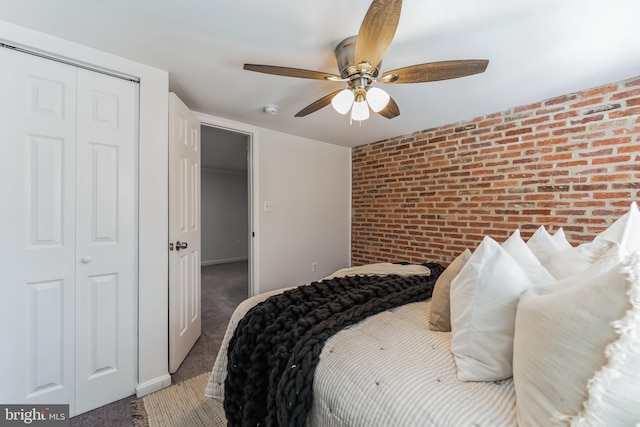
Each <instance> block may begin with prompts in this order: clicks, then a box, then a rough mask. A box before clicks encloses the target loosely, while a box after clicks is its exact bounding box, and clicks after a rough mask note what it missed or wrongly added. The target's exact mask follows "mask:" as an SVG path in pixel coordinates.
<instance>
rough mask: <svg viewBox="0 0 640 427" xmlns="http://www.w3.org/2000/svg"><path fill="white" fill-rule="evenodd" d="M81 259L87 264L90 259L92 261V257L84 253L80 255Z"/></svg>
mask: <svg viewBox="0 0 640 427" xmlns="http://www.w3.org/2000/svg"><path fill="white" fill-rule="evenodd" d="M81 261H82V262H83V263H84V264H89V263H90V262H91V261H93V258H91V257H90V256H89V255H85V256H83V257H82V259H81Z"/></svg>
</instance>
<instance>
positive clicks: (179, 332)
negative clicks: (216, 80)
mask: <svg viewBox="0 0 640 427" xmlns="http://www.w3.org/2000/svg"><path fill="white" fill-rule="evenodd" d="M169 239H170V244H169V371H170V372H171V373H173V372H176V371H177V370H178V367H180V364H181V363H182V361H183V360H184V358H185V357H186V356H187V354H189V350H191V348H192V347H193V345H194V344H195V343H196V341H197V340H198V337H199V336H200V333H201V307H200V306H201V301H200V299H201V297H200V256H201V252H200V121H199V120H198V118H197V117H196V116H195V115H194V114H193V113H192V112H191V111H190V110H189V109H188V108H187V106H186V105H184V103H183V102H182V101H181V100H180V98H178V97H177V96H176V95H175V94H174V93H170V94H169Z"/></svg>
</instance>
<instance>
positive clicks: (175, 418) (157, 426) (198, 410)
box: [136, 372, 227, 427]
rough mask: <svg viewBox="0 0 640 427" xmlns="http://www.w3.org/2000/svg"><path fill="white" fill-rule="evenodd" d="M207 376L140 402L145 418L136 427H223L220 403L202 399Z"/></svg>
mask: <svg viewBox="0 0 640 427" xmlns="http://www.w3.org/2000/svg"><path fill="white" fill-rule="evenodd" d="M208 380H209V373H208V372H206V373H204V374H201V375H198V376H197V377H194V378H191V379H188V380H186V381H183V382H181V383H178V384H176V385H172V386H170V387H167V388H165V389H163V390H160V391H158V392H155V393H152V394H149V395H147V396H145V397H143V398H142V402H143V404H144V412H146V416H140V417H139V419H138V420H136V425H137V426H149V427H199V426H208V427H218V426H219V427H225V426H226V425H227V420H226V418H225V416H224V409H223V407H222V403H221V402H220V401H218V400H216V399H211V398H208V397H206V396H205V395H204V389H205V388H206V386H207V381H208Z"/></svg>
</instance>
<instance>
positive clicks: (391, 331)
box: [205, 290, 517, 427]
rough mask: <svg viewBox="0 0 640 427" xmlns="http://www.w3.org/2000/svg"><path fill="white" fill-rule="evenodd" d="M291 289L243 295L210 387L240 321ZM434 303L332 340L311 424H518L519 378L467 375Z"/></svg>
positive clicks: (220, 392) (216, 394) (222, 369)
mask: <svg viewBox="0 0 640 427" xmlns="http://www.w3.org/2000/svg"><path fill="white" fill-rule="evenodd" d="M283 291H284V290H278V291H273V292H270V293H266V294H262V295H258V296H255V297H252V298H250V299H248V300H246V301H244V302H243V303H242V304H241V305H240V306H239V307H238V309H237V310H236V312H235V313H234V315H233V317H232V319H231V321H230V323H229V327H228V328H227V334H226V336H225V338H224V340H223V343H222V348H221V349H220V352H219V353H218V357H217V359H216V362H215V364H214V367H213V370H212V373H211V378H210V379H209V383H208V385H207V388H206V391H205V394H206V395H207V396H209V397H213V398H217V399H220V400H222V399H223V398H224V379H225V377H226V371H227V365H226V349H227V345H228V342H229V339H230V338H231V335H232V334H233V330H234V329H235V326H236V325H237V323H238V321H239V320H240V319H241V318H242V316H244V314H245V313H246V312H247V311H248V310H249V309H250V308H251V307H252V306H253V305H255V304H257V303H258V302H260V301H263V300H264V299H266V298H267V297H269V296H270V295H274V294H277V293H280V292H283ZM430 304H431V302H430V301H426V302H417V303H413V304H407V305H405V306H402V307H399V308H397V309H394V310H391V311H385V312H383V313H380V314H378V315H375V316H371V317H369V318H368V319H366V320H364V321H362V322H360V323H358V324H356V325H353V326H351V327H349V328H347V329H345V330H342V331H340V332H339V333H337V334H336V335H334V336H333V337H331V338H330V339H329V340H327V342H326V344H325V346H324V348H323V350H322V353H321V354H320V363H319V364H318V367H317V369H316V373H315V379H314V402H313V407H312V409H311V411H310V413H309V418H308V421H307V424H308V426H310V427H332V426H343V427H347V426H349V427H357V426H362V427H365V426H366V427H372V426H384V427H389V426H438V427H446V426H451V427H454V426H455V427H463V426H486V427H498V426H515V425H517V422H516V414H515V392H514V386H513V381H512V379H508V380H503V381H498V382H461V381H458V380H457V378H456V367H455V362H454V359H453V356H452V354H451V350H450V345H451V344H450V343H451V333H448V332H434V331H431V330H429V328H428V323H429V306H430Z"/></svg>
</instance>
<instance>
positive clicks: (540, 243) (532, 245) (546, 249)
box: [527, 225, 567, 265]
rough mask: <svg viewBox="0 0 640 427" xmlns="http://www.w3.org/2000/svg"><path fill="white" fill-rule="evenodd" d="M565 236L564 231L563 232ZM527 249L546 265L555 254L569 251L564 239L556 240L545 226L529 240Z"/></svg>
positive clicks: (539, 228)
mask: <svg viewBox="0 0 640 427" xmlns="http://www.w3.org/2000/svg"><path fill="white" fill-rule="evenodd" d="M563 234H564V231H563ZM527 247H528V248H529V249H531V252H533V254H534V255H535V256H536V258H538V261H540V262H541V263H542V265H544V263H545V261H546V260H547V259H548V258H549V257H550V256H551V255H553V254H556V253H558V252H560V251H562V250H565V249H567V248H566V246H565V244H564V242H563V241H562V239H560V238H559V237H558V238H557V239H556V238H554V237H553V236H551V235H550V234H549V232H548V231H547V230H546V229H545V228H544V226H542V225H541V226H540V227H538V229H537V230H536V231H535V233H533V236H531V237H530V238H529V240H527Z"/></svg>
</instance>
